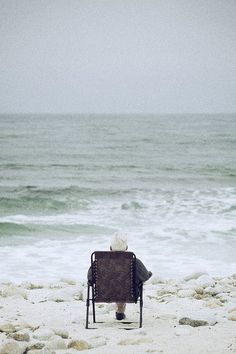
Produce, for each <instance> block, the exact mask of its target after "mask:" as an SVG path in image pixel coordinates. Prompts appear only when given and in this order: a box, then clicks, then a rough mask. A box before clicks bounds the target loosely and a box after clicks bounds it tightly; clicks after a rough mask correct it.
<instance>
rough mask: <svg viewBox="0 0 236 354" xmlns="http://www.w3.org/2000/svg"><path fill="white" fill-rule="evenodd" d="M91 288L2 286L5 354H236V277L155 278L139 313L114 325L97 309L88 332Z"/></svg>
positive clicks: (110, 311) (108, 308) (72, 283)
mask: <svg viewBox="0 0 236 354" xmlns="http://www.w3.org/2000/svg"><path fill="white" fill-rule="evenodd" d="M85 300H86V283H81V282H77V281H76V279H61V280H60V281H58V282H57V283H53V284H46V283H45V284H32V283H28V282H27V283H21V284H13V283H2V284H0V353H1V354H23V353H29V354H53V353H56V354H59V353H63V354H64V353H65V354H66V353H68V354H69V353H78V352H79V351H86V352H88V353H103V354H104V353H126V354H127V353H170V354H175V353H176V354H178V353H181V354H185V353H191V354H194V353H204V354H205V353H211V354H212V353H214V354H217V353H219V354H222V353H236V274H234V275H231V276H228V277H214V278H212V277H211V276H209V275H208V274H206V273H194V274H190V275H189V276H188V277H185V278H184V279H178V280H173V279H169V280H167V279H160V278H158V277H155V276H153V277H152V278H151V279H150V280H149V281H148V282H147V283H146V284H145V287H144V309H143V328H141V329H139V328H138V320H139V305H136V304H128V305H127V310H126V316H127V317H126V320H125V321H123V322H125V323H123V322H119V321H117V320H115V316H114V313H115V312H114V311H115V305H114V304H97V305H96V315H97V321H99V322H102V323H96V324H93V323H92V316H91V314H90V322H91V323H90V325H89V326H90V327H92V328H96V329H88V330H86V329H85V313H86V302H85Z"/></svg>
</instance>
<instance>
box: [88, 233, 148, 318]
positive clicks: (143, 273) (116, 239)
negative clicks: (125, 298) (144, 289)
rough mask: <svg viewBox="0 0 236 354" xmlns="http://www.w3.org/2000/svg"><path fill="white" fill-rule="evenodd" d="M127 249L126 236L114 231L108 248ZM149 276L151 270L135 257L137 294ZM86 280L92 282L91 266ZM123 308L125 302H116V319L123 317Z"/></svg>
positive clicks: (115, 249) (112, 249)
mask: <svg viewBox="0 0 236 354" xmlns="http://www.w3.org/2000/svg"><path fill="white" fill-rule="evenodd" d="M127 249H128V245H127V239H126V237H125V236H124V235H121V234H119V233H115V234H114V235H113V237H112V240H111V245H110V250H111V251H113V252H115V251H127ZM151 276H152V272H150V271H148V270H147V269H146V267H145V265H144V264H143V263H142V262H141V261H140V260H139V259H138V258H136V282H135V287H136V293H137V294H138V293H139V286H140V284H143V283H144V282H145V281H147V280H148V279H149V278H150V277H151ZM88 282H89V284H93V278H92V268H91V267H90V268H89V270H88ZM125 308H126V304H125V303H117V304H116V319H117V320H119V321H120V320H123V319H125Z"/></svg>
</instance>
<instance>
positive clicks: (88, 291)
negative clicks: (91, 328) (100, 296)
mask: <svg viewBox="0 0 236 354" xmlns="http://www.w3.org/2000/svg"><path fill="white" fill-rule="evenodd" d="M89 295H90V285H88V290H87V301H86V307H87V309H86V324H85V328H86V329H88V317H89Z"/></svg>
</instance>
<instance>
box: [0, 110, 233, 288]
mask: <svg viewBox="0 0 236 354" xmlns="http://www.w3.org/2000/svg"><path fill="white" fill-rule="evenodd" d="M235 216H236V115H224V114H219V115H1V116H0V281H16V282H21V281H25V280H26V281H38V282H41V281H55V280H58V279H60V278H62V277H69V278H73V279H78V280H82V281H83V280H85V279H86V273H87V269H88V267H89V263H90V254H91V253H92V252H93V251H95V250H108V249H109V245H110V238H111V235H112V234H113V233H114V232H116V231H120V232H122V233H125V234H126V235H127V237H128V242H129V250H131V251H133V252H135V253H136V255H137V257H138V258H140V259H141V260H142V261H143V262H144V263H145V265H146V266H147V268H148V269H150V270H152V271H153V273H154V274H156V275H159V276H161V277H181V276H184V275H185V274H188V273H190V272H192V271H195V270H206V271H208V272H209V273H210V274H212V275H216V274H217V275H223V274H226V275H227V274H231V273H234V272H236V217H235Z"/></svg>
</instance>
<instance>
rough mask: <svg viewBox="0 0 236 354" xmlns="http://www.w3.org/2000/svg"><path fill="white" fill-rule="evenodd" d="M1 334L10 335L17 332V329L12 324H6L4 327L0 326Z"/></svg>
mask: <svg viewBox="0 0 236 354" xmlns="http://www.w3.org/2000/svg"><path fill="white" fill-rule="evenodd" d="M0 332H4V333H7V334H8V333H12V332H16V328H15V326H13V325H12V324H10V323H6V324H3V325H0Z"/></svg>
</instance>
